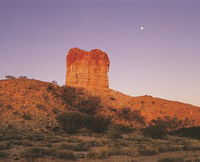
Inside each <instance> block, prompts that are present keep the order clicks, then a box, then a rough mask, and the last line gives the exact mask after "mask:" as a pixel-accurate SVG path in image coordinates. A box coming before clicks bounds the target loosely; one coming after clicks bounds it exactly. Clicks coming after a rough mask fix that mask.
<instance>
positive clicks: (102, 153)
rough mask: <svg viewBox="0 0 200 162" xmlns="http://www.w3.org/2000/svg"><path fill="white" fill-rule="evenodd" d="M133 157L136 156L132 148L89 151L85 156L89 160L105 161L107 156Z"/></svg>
mask: <svg viewBox="0 0 200 162" xmlns="http://www.w3.org/2000/svg"><path fill="white" fill-rule="evenodd" d="M120 155H122V156H134V155H136V150H134V148H132V147H125V148H116V147H108V148H104V149H102V150H98V151H97V150H96V151H91V152H89V153H88V154H87V157H88V158H90V159H105V158H108V157H109V156H120Z"/></svg>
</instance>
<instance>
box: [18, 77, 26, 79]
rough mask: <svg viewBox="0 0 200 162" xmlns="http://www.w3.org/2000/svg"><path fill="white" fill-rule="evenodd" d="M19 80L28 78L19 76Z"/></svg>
mask: <svg viewBox="0 0 200 162" xmlns="http://www.w3.org/2000/svg"><path fill="white" fill-rule="evenodd" d="M19 79H27V76H19Z"/></svg>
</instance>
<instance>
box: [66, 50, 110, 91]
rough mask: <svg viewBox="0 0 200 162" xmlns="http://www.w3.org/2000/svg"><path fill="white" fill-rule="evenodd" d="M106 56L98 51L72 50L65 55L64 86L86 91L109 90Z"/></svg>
mask: <svg viewBox="0 0 200 162" xmlns="http://www.w3.org/2000/svg"><path fill="white" fill-rule="evenodd" d="M109 65H110V62H109V58H108V55H107V54H106V53H105V52H103V51H101V50H99V49H93V50H91V51H89V52H88V51H84V50H81V49H78V48H72V49H70V50H69V52H68V55H67V74H66V85H67V86H73V87H83V88H87V89H106V88H109V81H108V71H109Z"/></svg>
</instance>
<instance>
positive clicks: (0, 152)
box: [0, 151, 8, 158]
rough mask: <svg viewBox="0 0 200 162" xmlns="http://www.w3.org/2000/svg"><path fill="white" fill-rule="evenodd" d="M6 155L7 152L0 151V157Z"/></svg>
mask: <svg viewBox="0 0 200 162" xmlns="http://www.w3.org/2000/svg"><path fill="white" fill-rule="evenodd" d="M7 156H8V154H6V153H4V152H2V151H0V158H6V157H7Z"/></svg>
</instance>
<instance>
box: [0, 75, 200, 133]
mask: <svg viewBox="0 0 200 162" xmlns="http://www.w3.org/2000/svg"><path fill="white" fill-rule="evenodd" d="M91 96H97V97H96V98H92V97H91ZM91 99H92V100H93V101H92V102H91V101H90V100H91ZM98 99H100V101H101V106H99V107H101V108H100V109H99V110H98V113H103V114H106V115H110V116H112V118H113V121H114V122H116V123H120V124H124V125H131V126H133V127H137V126H139V127H143V126H145V125H146V124H148V123H149V122H150V121H151V120H152V119H156V118H158V117H165V116H170V117H177V118H178V119H180V120H184V121H187V123H188V121H189V122H190V125H193V126H197V125H200V118H199V116H200V108H199V107H196V106H192V105H189V104H184V103H180V102H174V101H168V100H164V99H159V98H154V97H151V96H141V97H131V96H127V95H124V94H122V93H120V92H117V91H114V90H112V89H108V90H106V91H105V90H104V91H87V90H86V89H80V88H76V89H75V88H71V87H60V86H58V85H56V84H53V83H49V82H43V81H38V80H33V79H23V78H22V79H8V80H0V126H1V127H12V126H15V127H20V128H25V129H40V128H48V129H52V128H54V127H56V126H57V123H56V120H55V116H56V115H57V114H60V113H63V112H66V111H69V110H74V108H78V107H79V106H80V105H81V106H82V105H84V104H86V105H85V106H86V108H88V107H90V106H94V107H95V104H96V103H98V102H97V101H96V100H98ZM86 101H87V102H86ZM88 104H93V105H88ZM78 105H79V106H78ZM82 107H83V106H82Z"/></svg>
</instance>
